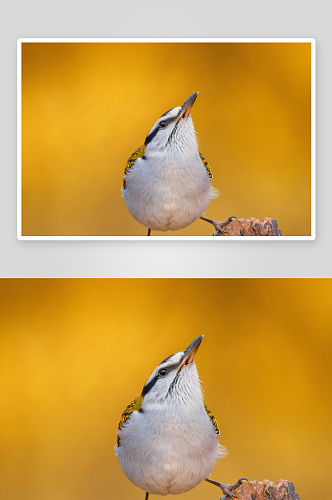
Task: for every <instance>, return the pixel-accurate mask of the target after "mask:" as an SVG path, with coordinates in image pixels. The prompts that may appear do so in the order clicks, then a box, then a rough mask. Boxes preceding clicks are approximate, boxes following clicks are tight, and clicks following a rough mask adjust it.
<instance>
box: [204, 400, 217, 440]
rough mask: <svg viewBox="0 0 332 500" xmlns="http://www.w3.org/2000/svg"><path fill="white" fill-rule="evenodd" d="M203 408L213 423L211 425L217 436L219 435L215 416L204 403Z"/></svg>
mask: <svg viewBox="0 0 332 500" xmlns="http://www.w3.org/2000/svg"><path fill="white" fill-rule="evenodd" d="M204 408H205V411H206V413H207V414H208V417H209V419H210V420H211V422H212V424H213V427H214V430H215V432H216V434H218V436H219V434H220V431H219V427H218V422H217V419H216V417H215V416H214V415H213V414H212V413H211V410H209V408H208V407H207V406H206V404H204Z"/></svg>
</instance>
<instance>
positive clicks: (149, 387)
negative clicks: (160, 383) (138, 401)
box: [142, 375, 159, 396]
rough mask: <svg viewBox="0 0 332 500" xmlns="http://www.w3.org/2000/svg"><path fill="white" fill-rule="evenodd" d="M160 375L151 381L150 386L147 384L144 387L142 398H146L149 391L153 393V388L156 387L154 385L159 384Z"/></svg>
mask: <svg viewBox="0 0 332 500" xmlns="http://www.w3.org/2000/svg"><path fill="white" fill-rule="evenodd" d="M158 378H159V377H158V375H157V376H156V377H154V378H153V379H152V380H150V382H149V383H148V384H146V385H145V386H144V387H143V391H142V396H145V395H146V394H147V393H148V392H149V391H151V389H152V387H153V386H154V384H155V383H156V382H157V380H158Z"/></svg>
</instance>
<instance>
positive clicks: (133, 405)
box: [117, 395, 143, 446]
mask: <svg viewBox="0 0 332 500" xmlns="http://www.w3.org/2000/svg"><path fill="white" fill-rule="evenodd" d="M142 403H143V396H142V395H141V396H138V398H136V399H134V401H132V402H131V403H130V404H129V405H128V406H127V408H126V409H125V411H124V412H123V413H122V415H121V419H120V422H119V425H118V430H120V429H121V427H122V426H123V424H124V423H125V422H126V421H127V420H128V418H129V417H130V415H131V414H132V412H133V411H138V410H139V409H140V408H141V406H142ZM117 445H118V446H120V438H119V436H118V440H117Z"/></svg>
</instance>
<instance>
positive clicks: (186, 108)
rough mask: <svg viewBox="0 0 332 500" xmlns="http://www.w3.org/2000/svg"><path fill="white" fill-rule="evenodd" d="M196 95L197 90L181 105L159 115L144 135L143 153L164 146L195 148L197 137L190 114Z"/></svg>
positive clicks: (163, 148)
mask: <svg viewBox="0 0 332 500" xmlns="http://www.w3.org/2000/svg"><path fill="white" fill-rule="evenodd" d="M197 96H198V92H195V93H194V94H192V95H191V96H190V97H189V98H188V99H187V100H186V102H185V103H184V104H183V105H182V106H177V107H176V108H173V109H170V110H169V111H166V113H164V114H163V115H161V117H160V118H159V119H158V120H157V121H156V123H155V124H154V125H153V127H152V128H151V130H150V132H149V133H148V135H147V136H146V139H145V143H144V144H145V146H146V150H145V151H146V153H145V154H147V155H149V154H153V153H155V152H158V151H163V150H165V149H166V148H169V149H172V148H173V149H181V150H185V149H186V148H189V149H195V150H197V139H196V134H195V130H194V125H193V122H192V118H191V114H190V111H191V108H192V107H193V105H194V102H195V101H196V98H197Z"/></svg>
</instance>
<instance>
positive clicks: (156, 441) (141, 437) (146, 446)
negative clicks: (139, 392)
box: [117, 402, 224, 495]
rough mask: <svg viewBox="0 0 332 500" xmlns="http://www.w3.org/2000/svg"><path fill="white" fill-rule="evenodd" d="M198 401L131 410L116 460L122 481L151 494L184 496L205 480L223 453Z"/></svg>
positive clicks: (121, 435) (121, 432)
mask: <svg viewBox="0 0 332 500" xmlns="http://www.w3.org/2000/svg"><path fill="white" fill-rule="evenodd" d="M223 453H224V452H223V449H222V447H220V446H219V444H218V436H217V434H216V433H215V430H214V427H213V425H212V423H211V421H210V419H209V417H208V415H207V414H206V411H205V409H204V406H203V403H202V402H201V403H200V404H199V405H198V404H197V403H193V404H192V405H188V404H187V405H181V406H178V404H177V403H175V405H174V406H173V407H172V405H171V406H170V405H169V403H168V404H167V405H166V404H165V406H163V405H158V406H156V407H152V408H149V411H146V412H143V413H140V412H133V414H132V415H131V416H130V418H129V420H128V422H127V423H126V425H125V426H124V427H123V429H121V431H120V447H119V448H118V449H117V457H118V459H119V462H120V465H121V467H122V469H123V471H124V473H125V474H126V475H127V477H128V478H129V479H130V480H131V481H132V482H133V483H134V484H135V485H136V486H139V487H140V488H142V489H143V490H144V491H147V492H149V493H152V494H158V495H169V494H173V495H174V494H179V493H184V492H185V491H188V490H190V489H192V488H193V487H195V486H196V485H197V484H199V483H200V482H202V481H203V480H204V479H206V478H207V477H208V476H209V474H210V473H211V471H212V469H213V467H214V465H215V463H216V460H217V458H218V457H219V456H221V455H222V454H223Z"/></svg>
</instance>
